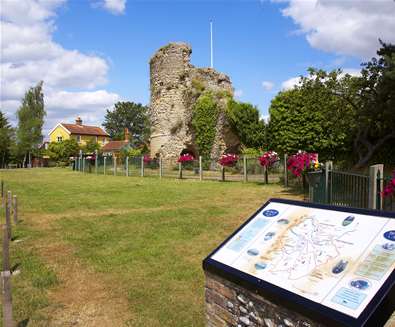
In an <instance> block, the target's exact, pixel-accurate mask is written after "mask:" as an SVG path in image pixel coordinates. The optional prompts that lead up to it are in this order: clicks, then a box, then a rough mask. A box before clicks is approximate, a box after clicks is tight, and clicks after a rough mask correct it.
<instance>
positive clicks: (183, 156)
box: [177, 153, 195, 163]
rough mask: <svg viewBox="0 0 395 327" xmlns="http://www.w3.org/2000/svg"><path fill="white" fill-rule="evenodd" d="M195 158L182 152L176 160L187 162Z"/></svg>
mask: <svg viewBox="0 0 395 327" xmlns="http://www.w3.org/2000/svg"><path fill="white" fill-rule="evenodd" d="M193 160H195V158H194V157H193V155H191V154H189V153H186V154H182V155H180V157H179V158H178V160H177V162H181V163H182V162H189V161H193Z"/></svg>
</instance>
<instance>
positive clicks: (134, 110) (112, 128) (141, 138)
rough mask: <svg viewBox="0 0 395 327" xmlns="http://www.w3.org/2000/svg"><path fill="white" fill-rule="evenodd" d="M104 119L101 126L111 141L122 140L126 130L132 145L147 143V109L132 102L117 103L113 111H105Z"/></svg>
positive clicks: (148, 125)
mask: <svg viewBox="0 0 395 327" xmlns="http://www.w3.org/2000/svg"><path fill="white" fill-rule="evenodd" d="M104 119H105V120H104V123H103V126H104V128H105V129H106V131H107V133H108V134H109V135H110V136H111V138H112V139H113V140H123V139H124V133H125V128H127V129H128V131H129V135H130V139H129V141H130V142H131V144H132V145H134V146H137V145H141V144H144V143H146V142H147V141H148V138H149V134H150V124H149V119H148V107H146V106H143V105H142V104H140V103H137V104H136V103H134V102H117V103H116V104H115V108H114V110H112V111H111V110H109V109H107V113H106V116H105V118H104Z"/></svg>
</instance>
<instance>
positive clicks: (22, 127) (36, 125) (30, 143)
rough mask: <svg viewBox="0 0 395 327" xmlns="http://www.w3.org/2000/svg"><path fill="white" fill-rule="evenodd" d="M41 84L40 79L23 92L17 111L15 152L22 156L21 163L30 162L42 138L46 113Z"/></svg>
mask: <svg viewBox="0 0 395 327" xmlns="http://www.w3.org/2000/svg"><path fill="white" fill-rule="evenodd" d="M42 86H43V82H42V81H41V82H39V83H38V84H37V85H36V86H35V87H32V88H30V89H29V90H28V91H27V92H26V93H25V96H24V98H23V100H22V105H21V107H20V108H19V109H18V111H17V117H18V129H17V133H16V141H17V152H18V153H19V154H21V155H22V156H23V165H25V164H26V162H27V161H29V164H31V154H32V153H33V154H35V153H38V147H39V145H40V144H41V143H42V140H43V136H42V127H43V124H44V117H45V114H46V113H45V109H44V95H43V93H42Z"/></svg>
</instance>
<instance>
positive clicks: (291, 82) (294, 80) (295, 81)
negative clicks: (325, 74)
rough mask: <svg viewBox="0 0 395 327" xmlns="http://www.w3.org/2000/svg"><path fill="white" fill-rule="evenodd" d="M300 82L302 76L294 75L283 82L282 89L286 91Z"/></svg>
mask: <svg viewBox="0 0 395 327" xmlns="http://www.w3.org/2000/svg"><path fill="white" fill-rule="evenodd" d="M299 83H300V77H292V78H289V79H287V80H286V81H284V82H282V83H281V89H282V90H284V91H287V90H290V89H293V88H294V87H295V86H296V85H298V84H299Z"/></svg>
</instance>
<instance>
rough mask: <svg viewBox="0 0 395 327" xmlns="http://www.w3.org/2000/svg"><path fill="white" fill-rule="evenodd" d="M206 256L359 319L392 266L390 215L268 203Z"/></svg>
mask: <svg viewBox="0 0 395 327" xmlns="http://www.w3.org/2000/svg"><path fill="white" fill-rule="evenodd" d="M211 258H212V259H214V260H216V261H218V262H221V263H223V264H226V265H228V266H231V267H233V268H236V269H238V270H240V271H243V272H245V273H247V274H250V275H252V276H254V277H256V278H259V279H262V280H264V281H266V282H269V283H271V284H274V285H276V286H278V287H281V288H283V289H286V290H288V291H291V292H293V293H296V294H298V295H300V296H302V297H305V298H307V299H309V300H312V301H314V302H317V303H320V304H322V305H324V306H327V307H329V308H332V309H334V310H337V311H340V312H342V313H344V314H346V315H348V316H351V317H353V318H358V316H359V315H360V314H361V312H362V311H363V310H364V308H365V307H366V306H367V305H368V303H369V302H370V300H371V299H372V298H373V297H374V295H375V294H376V293H377V291H378V290H379V289H380V287H381V286H382V285H383V283H384V282H385V280H386V279H387V278H388V276H389V275H390V274H391V273H392V271H393V270H394V268H395V219H391V218H386V217H380V216H368V215H362V214H351V213H347V211H346V208H345V212H342V211H335V210H326V209H316V208H311V207H305V206H297V205H293V204H286V203H276V202H271V203H269V204H268V205H267V206H265V207H264V208H263V209H262V210H261V211H260V212H259V213H258V214H257V215H256V216H255V217H254V218H253V219H251V220H250V221H249V222H248V223H247V224H246V225H245V226H244V227H243V228H242V229H241V230H239V231H238V232H237V233H236V234H235V235H234V236H233V237H232V238H231V239H229V240H228V241H227V242H226V243H225V244H224V245H223V246H222V247H221V248H220V249H219V250H218V251H217V252H215V253H214V254H213V255H212V257H211Z"/></svg>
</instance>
